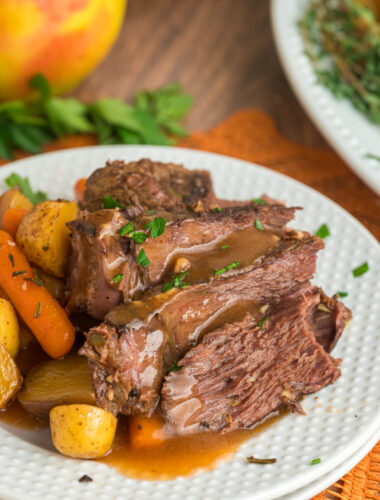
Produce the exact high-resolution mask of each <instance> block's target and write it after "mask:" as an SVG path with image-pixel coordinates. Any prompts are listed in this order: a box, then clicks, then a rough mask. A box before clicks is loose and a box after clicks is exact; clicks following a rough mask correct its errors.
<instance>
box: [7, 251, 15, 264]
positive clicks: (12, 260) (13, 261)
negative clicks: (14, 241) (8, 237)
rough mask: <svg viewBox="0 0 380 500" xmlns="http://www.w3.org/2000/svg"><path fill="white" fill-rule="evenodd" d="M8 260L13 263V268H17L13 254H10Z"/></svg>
mask: <svg viewBox="0 0 380 500" xmlns="http://www.w3.org/2000/svg"><path fill="white" fill-rule="evenodd" d="M8 259H9V260H10V261H11V264H12V267H15V259H14V258H13V255H12V254H11V253H10V254H8Z"/></svg>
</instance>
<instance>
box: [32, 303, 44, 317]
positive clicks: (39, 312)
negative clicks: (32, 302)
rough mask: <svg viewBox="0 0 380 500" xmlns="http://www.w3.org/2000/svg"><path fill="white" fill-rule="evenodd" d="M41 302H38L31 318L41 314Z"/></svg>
mask: <svg viewBox="0 0 380 500" xmlns="http://www.w3.org/2000/svg"><path fill="white" fill-rule="evenodd" d="M41 309H42V303H41V301H40V302H38V304H37V307H36V310H35V312H34V315H33V318H39V317H40V316H41Z"/></svg>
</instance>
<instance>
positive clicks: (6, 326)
mask: <svg viewBox="0 0 380 500" xmlns="http://www.w3.org/2000/svg"><path fill="white" fill-rule="evenodd" d="M19 331H20V330H19V326H18V321H17V316H16V313H15V310H14V309H13V306H12V304H11V303H10V302H9V300H6V299H2V298H0V344H2V345H3V346H4V347H5V349H6V350H7V351H8V352H9V354H10V355H11V356H12V358H15V357H16V356H17V353H18V351H19V349H20V335H19Z"/></svg>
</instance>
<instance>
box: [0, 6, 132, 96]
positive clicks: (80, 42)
mask: <svg viewBox="0 0 380 500" xmlns="http://www.w3.org/2000/svg"><path fill="white" fill-rule="evenodd" d="M126 3H127V0H0V24H1V27H0V100H3V99H13V98H27V97H29V96H30V95H31V90H30V89H29V86H28V80H29V79H30V77H31V76H33V75H34V74H36V73H43V74H44V75H45V76H46V78H47V79H48V80H49V82H50V84H51V86H52V89H53V93H55V94H60V93H62V92H65V91H67V90H70V89H71V88H73V87H75V86H76V85H77V84H78V83H79V82H80V81H81V80H82V79H83V78H84V77H85V76H86V75H87V74H88V73H89V72H90V71H91V70H92V69H93V68H94V67H95V66H96V65H97V64H98V63H99V62H100V61H101V60H102V59H103V58H104V56H105V55H106V54H107V52H108V50H109V49H110V48H111V46H112V44H113V42H114V41H115V39H116V37H117V35H118V33H119V30H120V27H121V24H122V21H123V16H124V12H125V8H126Z"/></svg>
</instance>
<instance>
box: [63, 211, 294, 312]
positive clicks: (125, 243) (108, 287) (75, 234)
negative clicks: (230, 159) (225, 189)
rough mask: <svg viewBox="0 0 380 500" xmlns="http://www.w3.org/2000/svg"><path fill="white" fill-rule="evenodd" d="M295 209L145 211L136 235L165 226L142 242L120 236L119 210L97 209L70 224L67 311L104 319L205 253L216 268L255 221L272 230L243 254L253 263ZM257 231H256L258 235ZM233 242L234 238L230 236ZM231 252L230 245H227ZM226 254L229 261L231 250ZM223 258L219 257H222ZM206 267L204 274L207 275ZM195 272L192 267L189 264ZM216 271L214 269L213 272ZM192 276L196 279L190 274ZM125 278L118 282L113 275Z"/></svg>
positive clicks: (123, 220)
mask: <svg viewBox="0 0 380 500" xmlns="http://www.w3.org/2000/svg"><path fill="white" fill-rule="evenodd" d="M294 212H295V208H286V207H284V206H282V205H264V206H262V205H254V204H250V205H248V206H244V207H234V208H227V209H224V210H222V211H221V212H212V211H211V212H207V213H203V214H202V215H197V214H195V213H182V214H176V215H173V214H171V213H168V212H165V211H163V210H155V211H154V213H148V214H146V213H143V214H141V215H140V216H138V217H137V218H136V219H134V220H133V225H134V228H135V230H136V231H139V232H144V233H146V234H147V236H148V234H149V233H148V231H147V229H146V224H147V223H149V222H150V221H151V220H153V219H154V218H155V217H157V216H160V217H162V218H164V219H165V220H166V222H167V225H166V229H165V232H164V234H162V235H161V236H159V237H158V238H151V237H149V236H148V237H147V239H146V240H145V241H144V242H143V243H141V244H139V243H137V242H136V241H134V239H133V238H131V237H129V236H128V234H125V235H123V236H121V235H120V229H121V228H122V227H123V226H125V225H126V224H127V223H128V222H129V219H128V218H126V215H125V214H124V213H123V212H121V211H119V210H98V211H96V212H93V213H87V214H83V215H81V216H80V217H79V218H78V219H77V220H75V221H73V222H70V223H69V224H68V226H69V228H70V230H71V232H72V239H71V241H72V254H71V257H70V260H69V268H68V280H67V285H66V295H67V299H68V302H67V310H68V311H69V312H70V313H71V312H78V311H80V312H86V313H88V314H89V315H90V316H92V317H94V318H98V319H103V318H104V316H105V315H106V314H107V312H109V311H110V310H111V309H112V308H113V307H114V306H116V305H118V304H120V303H121V302H128V301H130V300H131V299H133V298H136V296H138V295H139V294H141V293H142V292H144V291H145V290H147V289H149V288H151V287H152V286H155V285H157V284H159V283H161V282H162V281H163V280H164V278H165V277H167V275H168V274H169V275H170V276H171V275H173V274H175V272H176V270H175V268H176V262H177V260H178V259H179V258H181V259H182V260H181V261H179V265H180V266H181V262H182V266H184V267H180V268H179V269H178V270H177V272H181V271H182V272H183V271H186V269H187V267H186V265H190V264H191V260H193V259H194V256H196V258H199V256H200V255H207V261H208V265H209V266H212V264H213V259H212V257H211V252H212V251H214V253H215V254H216V256H217V255H218V254H220V247H221V246H223V244H224V243H225V242H226V241H225V240H226V239H228V238H229V237H230V236H231V235H235V234H237V233H238V232H239V236H238V238H239V245H241V241H242V240H246V241H248V240H247V235H246V232H247V231H246V232H243V233H241V231H242V230H248V231H249V232H250V233H252V234H254V232H255V230H254V223H255V220H256V219H258V220H260V223H261V224H262V226H263V227H264V228H265V229H266V230H267V231H269V232H270V233H266V235H265V236H264V235H260V236H261V237H260V238H259V239H258V240H257V242H256V244H255V245H254V246H252V245H250V246H249V248H247V249H246V251H245V258H246V260H247V259H252V257H253V255H252V252H256V254H260V252H261V251H262V250H263V249H264V248H265V246H268V240H269V243H271V244H272V245H273V246H274V245H275V243H276V242H275V240H273V239H271V238H272V233H273V234H274V235H282V234H284V232H285V231H286V229H285V227H286V224H287V223H288V222H289V221H290V220H291V219H293V217H294ZM256 233H257V231H256ZM230 239H231V238H230ZM226 243H228V246H229V247H230V248H232V246H233V245H231V243H230V241H228V242H226ZM141 249H143V250H144V252H145V254H146V256H147V257H148V259H149V262H150V265H149V266H148V267H145V268H144V267H142V266H141V265H139V264H138V263H137V258H138V255H139V253H140V252H141ZM226 250H227V251H225V252H223V257H224V258H225V259H226V262H228V259H229V253H230V250H228V249H226ZM218 258H219V259H220V257H218ZM204 265H205V264H203V265H202V266H201V267H202V272H205V269H204ZM191 267H192V269H193V270H194V269H196V268H197V265H196V263H194V265H193V266H191ZM211 272H212V269H211ZM188 274H190V276H187V280H188V279H189V278H190V281H191V282H193V281H194V280H195V279H196V276H194V271H189V273H188ZM191 274H193V276H191ZM115 276H122V278H121V280H120V281H118V282H117V283H115V280H114V277H115Z"/></svg>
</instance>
